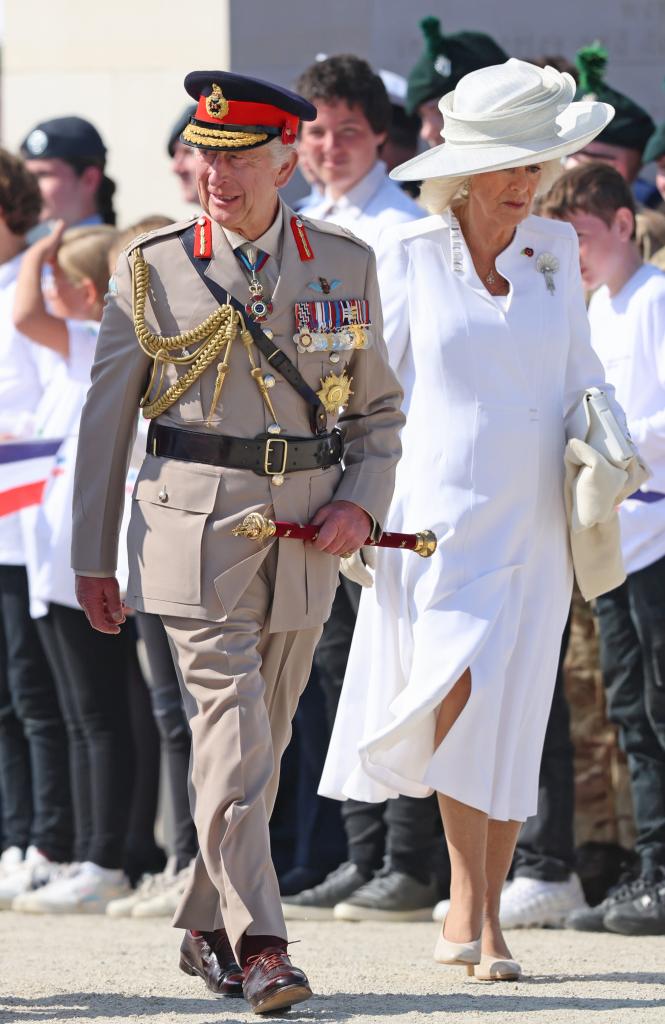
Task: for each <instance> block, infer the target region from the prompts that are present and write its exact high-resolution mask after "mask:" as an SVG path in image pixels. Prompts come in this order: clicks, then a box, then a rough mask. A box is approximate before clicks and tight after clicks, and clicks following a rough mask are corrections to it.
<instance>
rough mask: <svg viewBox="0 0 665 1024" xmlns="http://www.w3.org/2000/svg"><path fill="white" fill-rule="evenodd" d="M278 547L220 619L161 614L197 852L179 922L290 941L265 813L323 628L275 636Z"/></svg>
mask: <svg viewBox="0 0 665 1024" xmlns="http://www.w3.org/2000/svg"><path fill="white" fill-rule="evenodd" d="M276 561H277V558H276V546H275V550H274V551H271V552H270V554H269V555H268V556H267V557H266V559H265V561H264V562H263V563H262V565H261V568H260V570H259V572H258V573H257V575H256V576H255V577H254V579H253V580H252V582H251V583H250V585H249V586H248V588H247V590H246V591H245V593H244V594H243V595H242V597H241V598H240V600H239V602H238V604H237V605H236V607H235V609H234V610H233V612H232V614H231V615H230V616H229V618H228V620H227V621H226V622H224V623H214V622H208V621H205V620H200V619H187V618H179V617H174V616H168V615H167V616H162V621H163V623H164V627H165V629H166V633H167V635H168V639H169V643H170V645H171V650H172V653H173V656H174V661H175V663H176V670H177V672H178V678H179V681H180V687H181V689H182V692H183V698H184V701H185V708H186V711H187V716H188V718H189V723H190V726H191V730H192V758H191V773H190V801H191V805H192V815H193V818H194V823H195V825H196V831H197V834H198V839H199V848H200V852H199V854H198V856H197V859H196V863H195V867H194V874H193V878H192V880H191V882H190V884H189V886H188V888H187V891H186V892H185V894H184V895H183V897H182V900H181V902H180V906H179V907H178V909H177V911H176V914H175V917H174V919H173V924H174V925H175V926H176V927H179V928H194V929H198V930H199V931H212V930H214V929H216V928H223V927H224V928H226V930H227V932H228V935H229V939H230V940H231V944H232V946H233V947H234V949H235V950H236V954H237V955H238V956H239V955H240V943H241V939H242V936H243V934H244V933H245V932H249V933H250V934H253V935H276V936H279V937H281V938H284V939H286V938H287V933H286V925H285V923H284V916H283V914H282V905H281V900H280V894H279V886H278V884H277V876H276V874H275V869H274V867H273V864H272V860H271V856H270V836H269V832H268V820H269V818H270V815H271V813H272V809H273V806H274V803H275V797H276V795H277V786H278V782H279V765H280V760H281V757H282V754H283V753H284V750H285V749H286V746H287V744H288V742H289V739H290V737H291V720H292V718H293V716H294V714H295V711H296V707H297V704H298V698H299V697H300V694H301V693H302V691H303V689H304V688H305V685H306V683H307V679H308V678H309V673H310V669H311V664H312V656H313V654H314V648H315V647H316V644H317V642H318V640H319V637H320V635H321V630H322V628H323V627H322V626H316V627H313V628H310V629H305V630H299V631H297V632H288V633H269V632H268V629H267V618H268V611H269V608H270V603H271V601H272V596H273V582H274V575H275V566H276Z"/></svg>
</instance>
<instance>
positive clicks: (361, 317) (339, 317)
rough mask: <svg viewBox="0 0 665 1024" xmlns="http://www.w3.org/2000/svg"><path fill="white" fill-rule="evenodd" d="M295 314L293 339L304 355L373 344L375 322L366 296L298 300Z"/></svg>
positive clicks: (366, 346)
mask: <svg viewBox="0 0 665 1024" xmlns="http://www.w3.org/2000/svg"><path fill="white" fill-rule="evenodd" d="M295 316H296V328H297V333H296V334H294V335H293V340H294V342H295V344H296V348H297V349H298V352H299V353H300V354H301V355H302V354H303V353H305V352H332V351H343V350H350V349H356V348H369V347H370V344H371V333H370V330H369V328H370V327H371V326H372V325H371V321H370V318H369V303H368V302H367V300H366V299H326V300H322V301H320V302H297V303H296V307H295Z"/></svg>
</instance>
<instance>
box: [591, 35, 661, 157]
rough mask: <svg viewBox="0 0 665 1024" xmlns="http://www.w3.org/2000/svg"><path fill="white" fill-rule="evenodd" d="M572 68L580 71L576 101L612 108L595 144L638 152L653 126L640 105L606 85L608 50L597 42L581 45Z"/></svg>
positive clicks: (644, 143) (643, 145)
mask: <svg viewBox="0 0 665 1024" xmlns="http://www.w3.org/2000/svg"><path fill="white" fill-rule="evenodd" d="M575 65H576V67H577V69H578V71H579V83H578V86H577V93H576V94H575V99H576V100H588V99H592V100H601V101H602V102H603V103H609V104H611V106H613V107H614V118H613V120H612V121H610V123H609V124H608V126H607V128H605V129H604V130H603V131H602V132H601V133H600V135H599V136H598V137H597V140H596V141H597V142H606V143H607V144H608V145H609V146H622V147H623V148H624V149H636V150H638V151H639V152H640V153H641V152H642V151H643V150H644V148H645V146H646V144H647V142H648V141H649V138H650V136H651V135H652V134H653V131H654V129H655V127H656V126H655V124H654V123H653V121H652V120H651V118H650V117H649V115H648V114H647V112H646V110H644V109H643V107H641V106H640V105H639V103H636V102H635V101H634V100H631V99H630V97H629V96H626V95H624V93H622V92H619V91H618V90H617V89H613V88H612V87H611V86H610V85H607V83H606V82H605V68H606V67H607V50H606V49H605V48H604V47H603V46H602V45H601V43H598V42H595V43H591V45H590V46H584V47H583V48H582V49H581V50H578V52H577V53H576V55H575Z"/></svg>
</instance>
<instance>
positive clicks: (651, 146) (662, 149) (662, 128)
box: [642, 122, 665, 164]
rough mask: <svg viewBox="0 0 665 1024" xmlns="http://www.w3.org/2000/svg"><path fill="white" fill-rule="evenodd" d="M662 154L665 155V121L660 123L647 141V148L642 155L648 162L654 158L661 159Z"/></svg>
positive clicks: (645, 161) (644, 160)
mask: <svg viewBox="0 0 665 1024" xmlns="http://www.w3.org/2000/svg"><path fill="white" fill-rule="evenodd" d="M661 156H665V122H663V124H659V125H658V127H657V128H656V130H655V132H654V133H653V135H652V136H651V138H650V139H649V141H648V142H647V146H646V149H645V150H644V153H643V155H642V161H643V162H644V163H645V164H648V163H651V161H652V160H660V158H661Z"/></svg>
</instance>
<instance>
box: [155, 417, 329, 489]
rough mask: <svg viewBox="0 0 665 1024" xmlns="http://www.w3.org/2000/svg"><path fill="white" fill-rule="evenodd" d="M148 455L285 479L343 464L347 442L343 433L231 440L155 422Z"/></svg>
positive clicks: (269, 435)
mask: <svg viewBox="0 0 665 1024" xmlns="http://www.w3.org/2000/svg"><path fill="white" fill-rule="evenodd" d="M146 451H147V452H148V454H149V455H157V456H159V457H160V458H164V459H179V460H180V461H181V462H203V463H206V465H208V466H224V467H226V468H227V469H251V471H252V472H253V473H256V474H257V475H258V476H282V475H283V474H284V473H293V472H297V471H298V470H303V469H327V468H328V466H336V465H337V464H338V463H339V462H341V461H342V455H343V452H344V442H343V440H342V433H341V431H340V430H333V431H332V432H331V433H330V434H324V435H323V436H321V437H312V438H308V437H304V438H303V437H289V436H287V435H283V434H260V435H259V436H258V437H229V436H228V435H226V434H202V433H199V432H198V431H194V430H179V429H178V428H177V427H167V426H165V425H164V424H162V423H155V421H154V420H153V421H152V423H151V424H150V429H149V430H148V442H147V445H146Z"/></svg>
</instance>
